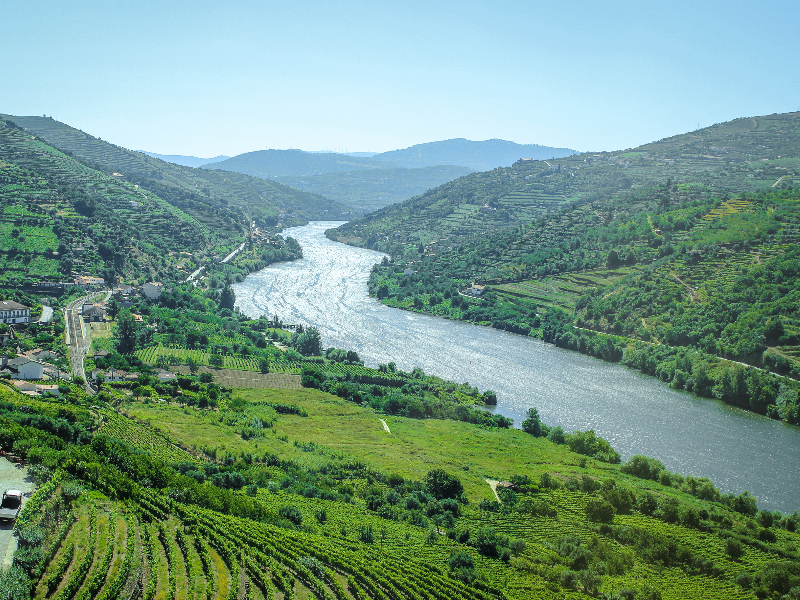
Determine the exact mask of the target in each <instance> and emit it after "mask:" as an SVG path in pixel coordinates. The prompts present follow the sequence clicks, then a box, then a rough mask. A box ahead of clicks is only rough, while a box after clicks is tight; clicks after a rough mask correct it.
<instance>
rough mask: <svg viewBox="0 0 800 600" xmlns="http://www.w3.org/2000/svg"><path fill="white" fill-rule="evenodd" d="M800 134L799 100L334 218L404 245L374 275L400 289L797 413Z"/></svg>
mask: <svg viewBox="0 0 800 600" xmlns="http://www.w3.org/2000/svg"><path fill="white" fill-rule="evenodd" d="M799 134H800V118H798V116H797V115H796V114H789V115H772V116H770V117H763V118H758V119H752V120H738V121H732V122H730V123H724V124H721V125H718V126H714V127H711V128H708V129H705V130H702V131H700V132H695V133H694V134H692V135H686V136H676V137H675V138H670V139H668V140H662V141H661V142H658V143H656V144H649V145H647V146H643V147H642V148H639V149H637V151H636V152H634V153H627V154H626V155H625V156H622V155H612V154H602V155H580V156H575V157H569V158H565V159H559V160H556V161H548V162H547V163H538V162H535V161H524V162H519V163H517V164H515V165H514V167H511V168H510V169H495V170H494V171H491V172H488V173H478V174H474V175H470V176H468V177H465V178H462V179H460V180H458V181H455V182H452V183H449V184H446V185H444V186H442V187H440V188H437V189H436V190H432V191H431V192H429V193H427V194H424V195H422V196H420V197H418V198H415V199H412V200H410V201H408V202H404V203H402V204H399V205H396V206H392V207H389V208H387V209H384V210H382V211H378V212H377V213H375V214H373V215H369V216H367V217H366V218H364V219H362V220H359V221H355V222H352V223H348V224H347V225H344V226H342V227H340V228H338V229H336V230H331V231H329V232H328V235H329V237H332V238H334V239H339V240H341V241H345V242H347V243H353V244H358V245H362V246H369V247H372V248H375V249H378V250H383V251H385V252H388V253H389V254H390V255H391V260H388V259H387V260H385V261H384V262H383V263H382V264H380V265H377V266H376V267H375V268H374V270H373V273H372V275H371V278H370V283H369V286H370V293H371V294H373V295H375V296H377V297H378V298H380V299H382V300H383V302H385V303H386V304H388V305H390V306H395V307H398V308H404V309H407V310H415V311H420V312H427V313H430V314H433V315H437V316H443V317H446V318H453V319H462V320H466V321H471V322H474V323H478V324H481V325H489V326H492V327H495V328H498V329H503V330H506V331H511V332H514V333H519V334H522V335H531V336H534V337H539V338H541V339H544V340H545V341H548V342H551V343H555V344H557V345H559V346H561V347H564V348H569V349H573V350H578V351H580V352H584V353H587V354H591V355H592V356H598V357H601V358H603V359H605V360H611V361H623V362H624V363H625V364H628V365H630V366H633V367H635V368H638V369H640V370H641V371H642V372H645V373H647V374H650V375H656V376H658V377H660V378H662V379H663V380H664V381H667V382H669V383H670V384H671V385H673V386H674V387H676V388H679V389H687V390H690V391H694V392H696V393H698V394H700V395H703V396H714V397H717V398H720V399H722V400H724V401H726V402H730V403H733V404H736V405H738V406H742V407H745V408H748V409H751V410H755V411H757V412H760V413H762V414H768V415H770V416H772V417H775V418H780V419H784V420H786V421H788V422H790V423H799V422H800V418H798V416H797V415H798V405H800V400H798V393H799V392H800V386H798V384H797V381H796V380H797V379H800V360H798V357H799V356H800V353H798V352H797V347H798V341H800V338H798V335H800V314H798V312H797V306H798V301H797V300H798V299H797V294H798V291H797V290H798V281H800V280H799V279H798V272H797V268H796V267H797V262H798V256H797V250H796V244H797V241H798V224H799V223H800V213H799V212H798V211H800V203H798V199H800V195H798V193H797V191H796V190H794V189H789V188H791V181H792V177H793V176H794V174H795V173H796V172H797V170H798V169H800V158H791V157H793V156H794V157H800V150H798V144H800V135H799ZM756 161H757V162H756ZM773 175H775V177H774V178H773ZM662 178H663V179H662ZM731 194H736V195H737V197H736V198H735V199H731V197H730V196H731ZM473 284H481V285H482V286H485V287H483V288H482V289H481V288H474V287H472V286H473ZM476 290H477V291H476ZM729 361H736V362H739V363H743V364H744V365H737V364H736V362H729ZM762 369H764V370H767V371H771V372H772V373H767V372H763V371H762Z"/></svg>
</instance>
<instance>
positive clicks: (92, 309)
mask: <svg viewBox="0 0 800 600" xmlns="http://www.w3.org/2000/svg"><path fill="white" fill-rule="evenodd" d="M81 316H83V320H84V321H86V322H87V323H91V322H98V321H102V320H103V319H105V318H106V309H105V307H104V306H103V305H102V304H91V303H87V304H84V305H83V308H82V309H81Z"/></svg>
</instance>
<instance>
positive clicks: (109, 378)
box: [92, 367, 139, 383]
mask: <svg viewBox="0 0 800 600" xmlns="http://www.w3.org/2000/svg"><path fill="white" fill-rule="evenodd" d="M101 378H102V380H103V382H104V383H113V382H117V381H136V380H137V379H138V378H139V375H138V374H136V373H128V372H127V371H123V370H122V369H115V368H114V367H111V368H110V369H109V370H108V371H103V370H102V369H95V370H94V371H92V379H93V380H94V381H98V380H99V379H101Z"/></svg>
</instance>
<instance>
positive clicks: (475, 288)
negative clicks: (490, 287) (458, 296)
mask: <svg viewBox="0 0 800 600" xmlns="http://www.w3.org/2000/svg"><path fill="white" fill-rule="evenodd" d="M484 289H485V286H482V285H478V284H477V283H473V284H472V287H469V288H467V289H465V290H464V291H463V292H462V293H463V294H464V295H465V296H472V297H473V298H480V297H481V296H483V291H484Z"/></svg>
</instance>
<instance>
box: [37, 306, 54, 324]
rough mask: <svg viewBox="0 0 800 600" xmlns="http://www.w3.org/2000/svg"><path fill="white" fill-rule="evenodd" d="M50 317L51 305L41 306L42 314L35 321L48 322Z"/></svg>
mask: <svg viewBox="0 0 800 600" xmlns="http://www.w3.org/2000/svg"><path fill="white" fill-rule="evenodd" d="M52 318H53V307H51V306H42V314H41V316H40V317H39V320H38V321H37V323H49V322H50V320H51V319H52Z"/></svg>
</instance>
